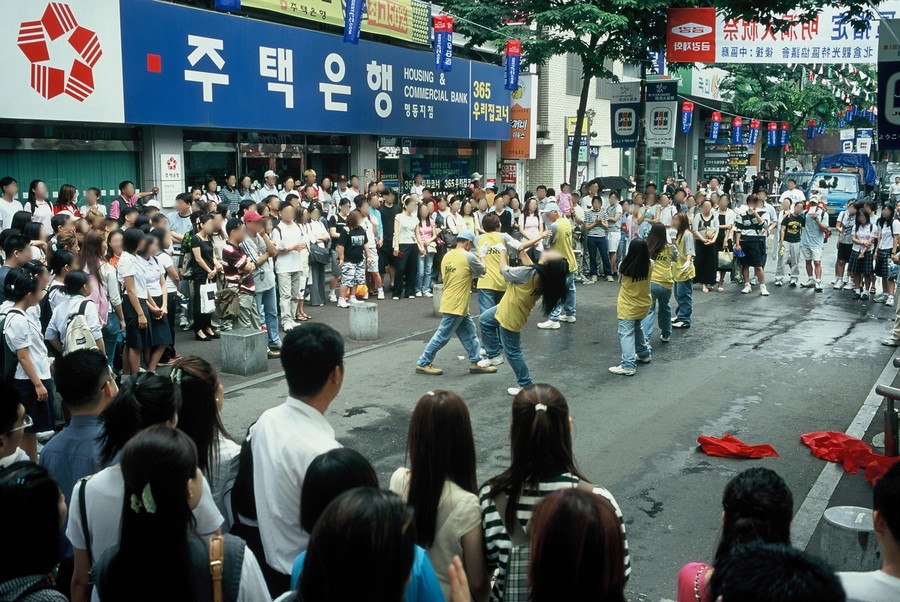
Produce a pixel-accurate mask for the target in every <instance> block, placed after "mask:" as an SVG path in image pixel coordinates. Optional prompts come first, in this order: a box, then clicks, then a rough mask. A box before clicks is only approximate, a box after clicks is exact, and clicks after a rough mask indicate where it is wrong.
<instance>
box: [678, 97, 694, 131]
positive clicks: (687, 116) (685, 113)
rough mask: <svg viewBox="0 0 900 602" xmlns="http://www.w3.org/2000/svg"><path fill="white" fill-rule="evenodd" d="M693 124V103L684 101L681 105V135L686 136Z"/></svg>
mask: <svg viewBox="0 0 900 602" xmlns="http://www.w3.org/2000/svg"><path fill="white" fill-rule="evenodd" d="M693 122H694V103H692V102H690V101H684V102H683V103H681V133H682V134H687V133H688V132H690V131H691V124H692V123H693Z"/></svg>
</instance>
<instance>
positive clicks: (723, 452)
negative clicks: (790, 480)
mask: <svg viewBox="0 0 900 602" xmlns="http://www.w3.org/2000/svg"><path fill="white" fill-rule="evenodd" d="M697 443H699V444H700V449H702V450H703V452H704V453H705V454H706V455H708V456H717V457H720V458H768V457H770V456H777V455H778V452H777V451H775V448H773V447H772V446H771V445H766V444H763V445H748V444H746V443H744V442H743V441H741V440H740V439H738V438H737V437H735V436H734V435H731V434H728V435H725V436H724V437H722V438H721V439H720V438H718V437H707V436H706V435H701V436H699V437H697Z"/></svg>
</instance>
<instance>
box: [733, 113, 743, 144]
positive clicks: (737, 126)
mask: <svg viewBox="0 0 900 602" xmlns="http://www.w3.org/2000/svg"><path fill="white" fill-rule="evenodd" d="M743 137H744V118H743V117H732V118H731V143H732V144H741V143H742V140H743Z"/></svg>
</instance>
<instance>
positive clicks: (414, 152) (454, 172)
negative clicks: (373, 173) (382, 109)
mask: <svg viewBox="0 0 900 602" xmlns="http://www.w3.org/2000/svg"><path fill="white" fill-rule="evenodd" d="M378 143H379V144H378V177H379V179H381V180H383V181H384V183H385V185H387V186H392V187H397V188H399V189H400V190H402V191H403V192H409V190H410V187H411V186H412V184H413V178H414V177H415V174H417V173H421V174H422V178H423V181H424V185H425V186H426V187H428V188H431V190H432V192H433V193H435V194H451V193H457V192H459V191H461V190H463V189H465V187H466V186H468V185H469V176H470V175H471V174H472V172H474V171H477V169H478V160H479V156H478V155H479V150H480V148H481V143H479V142H475V141H470V140H460V141H457V140H420V139H415V138H412V139H410V138H380V139H379V141H378Z"/></svg>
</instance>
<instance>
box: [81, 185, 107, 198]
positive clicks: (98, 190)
mask: <svg viewBox="0 0 900 602" xmlns="http://www.w3.org/2000/svg"><path fill="white" fill-rule="evenodd" d="M85 192H93V193H94V194H96V195H97V198H98V199H99V198H100V197H102V196H103V193H102V192H100V189H99V188H97V187H96V186H90V187H88V189H87V190H85Z"/></svg>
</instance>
